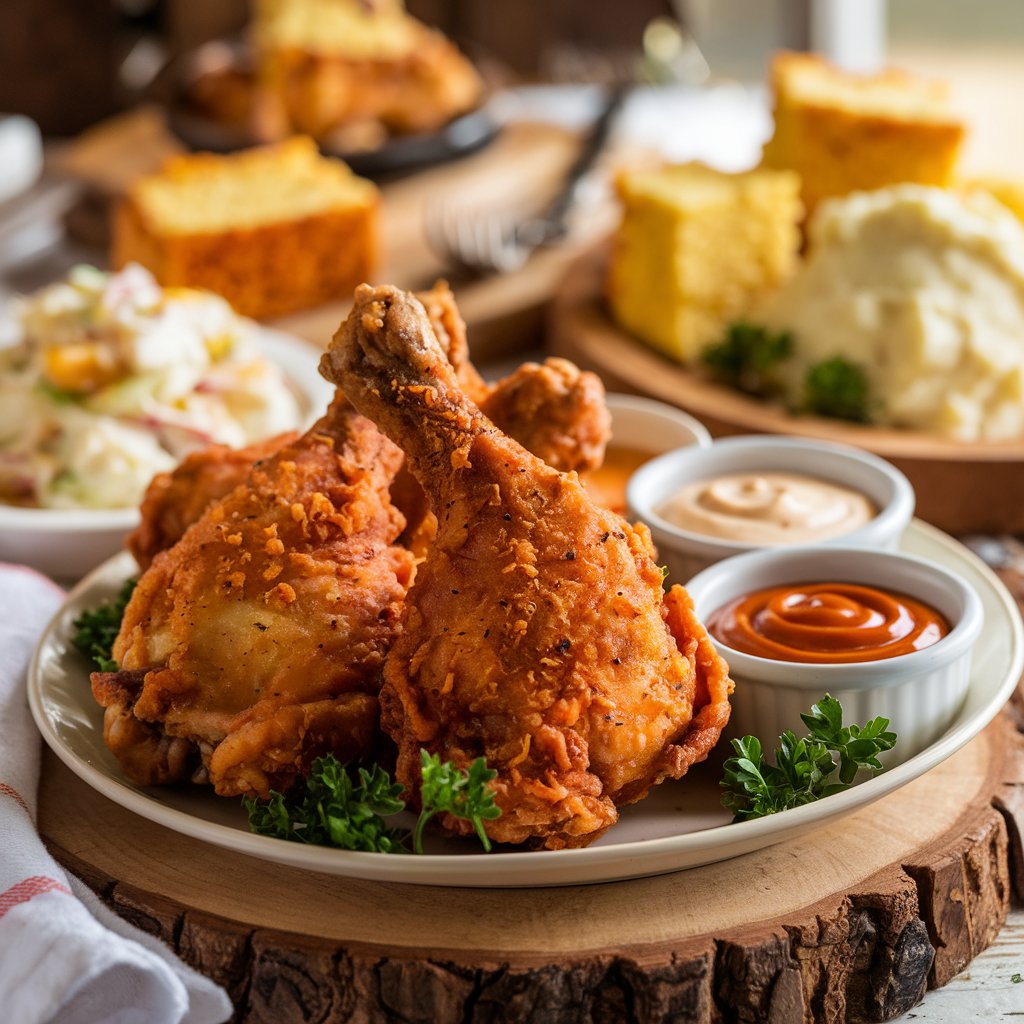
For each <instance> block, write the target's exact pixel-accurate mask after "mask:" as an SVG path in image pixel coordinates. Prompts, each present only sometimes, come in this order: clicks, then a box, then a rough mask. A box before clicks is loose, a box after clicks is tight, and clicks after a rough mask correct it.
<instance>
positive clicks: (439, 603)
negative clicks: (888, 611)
mask: <svg viewBox="0 0 1024 1024" xmlns="http://www.w3.org/2000/svg"><path fill="white" fill-rule="evenodd" d="M321 370H322V372H324V374H325V375H326V376H328V377H329V378H331V379H332V380H334V381H335V382H336V383H337V384H338V385H339V386H340V387H341V388H343V389H344V391H345V393H346V394H347V395H348V396H349V398H350V400H351V401H352V403H353V404H354V405H355V406H356V408H358V409H359V410H360V411H361V412H362V413H363V414H364V415H366V416H368V417H369V418H370V419H372V420H373V421H374V422H375V423H377V424H378V426H379V427H380V428H381V429H382V430H383V431H385V432H386V433H387V434H388V436H389V437H391V438H392V439H393V440H394V441H395V442H396V443H398V444H400V445H401V446H402V448H403V449H404V451H405V453H406V458H407V463H408V466H409V468H410V469H411V471H412V473H413V474H414V475H415V476H416V478H417V479H418V480H419V481H420V483H421V485H422V486H423V488H424V490H425V491H426V493H427V495H428V496H429V499H430V503H431V506H432V508H433V509H434V511H435V513H436V515H437V518H438V530H437V536H436V539H435V540H434V543H433V545H432V546H431V547H430V549H429V551H428V553H427V555H426V559H425V561H424V562H423V563H422V564H421V565H420V566H419V567H418V569H417V575H416V581H415V584H414V586H413V587H412V589H411V590H410V592H409V594H408V597H407V600H406V611H405V619H404V624H403V628H402V630H401V632H400V634H399V635H398V637H397V638H396V641H395V644H394V646H393V647H392V648H391V651H390V653H389V654H388V657H387V661H386V663H385V668H384V686H383V689H382V691H381V709H382V724H383V727H384V729H385V731H386V732H388V733H389V735H390V736H391V737H392V739H393V740H394V741H395V743H396V744H397V745H398V763H397V774H398V778H399V780H400V781H401V782H402V783H403V784H404V785H405V787H406V789H407V791H408V793H409V795H410V797H411V798H413V799H415V793H416V791H417V789H418V786H417V783H418V780H419V765H420V748H421V747H425V748H426V749H428V750H429V751H430V752H431V753H437V754H439V755H440V757H441V758H442V760H448V759H450V760H452V761H454V762H455V764H456V765H458V766H460V767H468V765H469V764H470V763H471V762H472V761H473V760H474V759H475V758H476V757H478V756H481V755H483V756H485V757H486V758H487V761H488V764H489V765H490V766H491V767H492V768H494V769H496V770H497V772H498V776H497V779H496V781H495V783H494V786H495V793H496V801H497V803H498V805H499V806H500V807H501V810H502V815H501V817H500V818H497V819H495V820H493V821H488V822H486V825H485V827H486V829H487V832H488V834H489V835H490V836H491V838H492V839H494V840H496V841H498V842H509V843H529V844H530V845H534V846H545V847H548V848H551V849H557V848H561V847H573V846H584V845H586V844H587V843H589V842H591V841H592V840H593V839H595V838H596V837H597V836H599V835H600V834H601V833H602V832H603V831H604V830H605V829H607V828H608V827H609V826H611V825H612V824H613V823H614V822H615V821H616V820H617V818H618V810H617V807H618V805H621V804H624V803H629V802H632V801H635V800H639V799H640V798H642V797H643V796H644V795H645V794H646V793H647V792H648V790H649V789H650V787H651V786H653V785H655V784H656V783H658V782H660V781H661V780H662V779H664V778H669V777H671V778H678V777H680V776H681V775H683V774H684V773H685V772H686V771H687V769H688V768H689V766H690V765H691V764H692V763H694V762H696V761H699V760H702V759H703V758H704V757H706V756H707V753H708V751H709V750H710V748H711V746H712V745H713V744H714V742H715V741H716V740H717V738H718V736H719V735H720V733H721V730H722V728H723V727H724V725H725V724H726V722H727V720H728V717H729V702H728V696H729V694H730V693H731V690H732V683H731V681H730V679H729V676H728V669H727V666H726V665H725V663H724V662H723V661H722V659H721V658H720V657H719V656H718V655H717V653H716V652H715V650H714V647H713V646H712V644H711V641H710V640H709V639H708V636H707V633H706V631H705V630H704V628H703V626H701V625H700V623H699V622H697V620H696V619H695V617H694V616H693V613H692V608H691V606H690V604H689V598H688V596H687V595H686V593H685V591H683V590H682V588H680V587H673V588H672V590H671V591H670V592H669V594H668V595H667V596H665V595H664V593H663V590H662V575H661V571H660V570H659V568H658V565H657V563H656V561H655V557H654V554H655V553H654V549H653V546H652V544H651V540H650V535H649V533H648V531H647V529H646V527H644V526H642V525H639V526H636V527H632V526H630V525H629V524H628V523H626V522H625V521H624V520H623V519H621V518H620V517H619V516H617V515H615V514H614V513H612V512H609V511H607V510H605V509H601V508H598V507H596V506H595V505H594V504H593V503H592V502H591V500H590V499H589V498H588V496H587V492H586V491H585V489H584V488H583V487H582V485H581V484H580V482H579V480H578V478H577V477H576V475H575V474H573V473H568V474H565V473H560V472H558V471H557V470H555V469H552V468H551V467H550V466H548V465H546V464H545V463H544V462H542V461H541V460H540V459H538V458H536V457H535V456H533V455H531V454H530V453H529V452H527V451H526V450H525V449H524V448H523V447H522V446H521V445H519V444H518V443H516V442H515V441H513V440H512V439H510V438H509V437H507V436H506V435H505V434H503V433H502V432H501V431H500V430H498V429H496V428H495V426H494V425H493V424H492V423H491V422H490V421H489V420H488V419H487V418H486V417H484V416H483V415H482V414H481V412H480V410H479V409H478V408H477V406H476V405H474V404H473V402H472V401H470V400H469V399H468V398H467V397H466V396H465V394H464V393H463V392H462V390H461V389H460V387H459V384H458V381H457V378H456V375H455V373H454V372H453V370H452V367H451V364H450V362H449V361H448V359H447V358H446V357H445V352H444V350H443V349H442V347H441V346H440V345H439V344H438V342H437V339H436V338H435V335H434V332H433V330H432V329H431V327H430V323H429V321H428V319H427V317H426V314H425V311H424V309H423V307H422V305H421V304H420V303H419V302H418V301H417V300H416V299H415V297H413V296H411V295H409V294H407V293H404V292H401V291H399V290H397V289H395V288H389V287H381V288H370V287H369V286H362V287H360V288H359V289H358V290H357V292H356V303H355V307H354V309H353V311H352V313H351V314H350V316H349V318H348V320H347V321H346V323H345V324H344V325H343V326H342V328H341V329H340V330H339V332H338V333H337V334H336V335H335V338H334V340H333V341H332V343H331V347H330V350H329V351H328V353H327V354H326V355H325V356H324V358H323V360H322V362H321ZM442 823H443V825H444V826H445V827H446V828H447V829H449V830H450V831H453V832H458V833H465V832H467V831H468V830H469V827H470V826H469V823H468V822H466V821H463V820H461V819H457V818H453V817H450V816H445V817H444V818H443V820H442Z"/></svg>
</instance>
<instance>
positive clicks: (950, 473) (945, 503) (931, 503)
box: [548, 245, 1024, 534]
mask: <svg viewBox="0 0 1024 1024" xmlns="http://www.w3.org/2000/svg"><path fill="white" fill-rule="evenodd" d="M605 265H606V248H605V246H604V245H598V246H596V247H594V248H593V249H592V250H590V251H589V252H587V253H585V254H584V255H582V256H581V257H579V258H578V259H577V260H576V261H575V262H574V263H573V264H572V265H571V267H570V269H569V272H568V274H567V276H566V278H565V281H564V283H563V285H562V287H561V288H560V289H559V290H558V292H557V293H556V295H555V298H554V300H553V302H552V304H551V308H550V314H549V321H548V324H549V330H548V344H549V347H550V348H551V350H552V351H553V352H554V353H555V354H556V355H560V356H565V357H566V358H568V359H572V360H573V361H574V362H576V363H578V364H579V365H580V366H583V367H585V368H587V369H591V370H596V371H597V372H598V373H599V374H600V375H601V377H602V378H603V379H604V381H605V384H606V385H607V387H608V388H609V389H610V390H621V391H629V392H632V393H635V394H641V395H648V396H650V397H652V398H657V399H660V400H661V401H663V402H669V403H671V404H673V405H677V406H679V407H680V408H682V409H685V410H686V411H687V412H690V413H692V414H693V415H695V416H696V417H697V418H698V419H700V420H701V421H702V422H703V423H704V425H705V426H706V427H707V428H708V430H710V431H711V433H712V435H713V436H716V437H721V436H727V435H729V434H751V433H754V434H762V433H764V434H796V435H799V436H803V437H816V438H821V439H822V440H827V441H835V442H838V443H841V444H850V445H855V446H856V447H858V448H863V449H866V450H867V451H871V452H875V453H876V454H878V455H881V456H883V457H884V458H886V459H888V460H889V461H890V462H892V463H894V464H895V465H896V466H898V467H899V468H900V469H901V470H903V472H904V473H906V474H907V476H908V477H909V479H910V482H911V483H912V484H913V485H914V489H915V491H916V492H917V515H919V516H920V517H921V518H922V519H925V520H927V521H928V522H930V523H933V524H934V525H935V526H938V527H939V528H940V529H943V530H945V531H946V532H948V533H953V534H965V533H974V532H978V533H994V532H1000V531H1007V532H1011V533H1024V442H1021V441H1013V442H1006V443H999V444H996V443H991V442H990V443H980V442H979V443H977V444H965V443H960V442H956V441H947V440H943V439H942V438H939V437H936V436H935V435H932V434H925V433H921V432H917V431H910V430H892V429H886V428H883V427H869V426H863V425H858V424H853V423H844V422H842V421H840V420H829V419H822V418H820V417H815V416H794V415H791V414H789V413H787V412H786V411H785V410H784V409H783V408H782V407H781V406H778V405H773V404H770V403H767V402H761V401H757V400H756V399H753V398H749V397H747V396H746V395H743V394H741V393H739V392H738V391H734V390H733V389H731V388H727V387H724V386H721V385H718V384H715V383H713V382H711V381H710V380H709V379H708V378H707V377H705V376H703V375H702V374H700V373H699V372H696V371H694V370H691V369H687V368H684V367H682V366H680V365H679V364H677V363H673V362H671V361H670V360H668V359H666V358H665V357H664V356H662V355H660V354H659V353H657V352H655V351H654V350H652V349H650V348H647V347H646V346H644V345H643V344H641V343H640V342H638V341H636V340H635V339H634V338H632V337H631V336H629V335H628V334H627V333H626V332H625V331H624V330H623V329H622V328H620V327H619V326H618V325H617V324H615V323H614V322H613V320H612V319H611V316H610V314H609V313H608V311H607V308H606V306H605V303H604V298H603V288H602V280H603V275H604V269H605Z"/></svg>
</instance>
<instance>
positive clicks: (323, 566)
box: [93, 395, 413, 796]
mask: <svg viewBox="0 0 1024 1024" xmlns="http://www.w3.org/2000/svg"><path fill="white" fill-rule="evenodd" d="M401 461H402V453H401V452H400V451H399V449H398V448H397V447H395V445H393V444H392V443H391V442H390V441H389V440H388V439H387V438H386V437H384V436H383V435H382V434H381V433H380V431H378V430H377V428H376V427H374V425H373V424H372V423H370V422H369V421H368V420H366V419H364V418H363V417H362V416H360V415H358V414H357V413H356V412H355V411H354V410H353V409H352V408H351V406H349V405H348V403H347V402H346V401H345V400H344V398H343V397H341V396H340V395H339V397H338V398H336V399H335V401H334V403H333V404H332V406H331V408H330V409H329V410H328V412H327V414H326V416H324V417H323V418H322V419H321V420H320V421H319V422H318V423H317V424H316V425H315V426H314V427H313V428H312V429H310V430H309V431H308V432H307V433H306V434H305V435H303V436H302V437H300V438H298V439H296V440H293V441H290V442H288V443H287V444H285V445H284V447H282V448H279V449H278V450H277V451H276V452H275V453H273V454H272V455H271V456H270V457H269V458H267V459H265V460H264V461H262V462H258V463H257V464H256V465H255V466H253V467H251V469H250V471H249V473H248V476H247V479H246V481H245V483H243V484H242V485H240V486H238V487H236V488H235V489H234V490H233V491H232V492H231V493H230V494H229V495H227V496H226V497H225V498H223V499H221V500H220V501H218V502H215V503H214V504H213V505H211V506H210V507H209V508H208V509H207V510H206V512H205V513H204V514H203V515H202V516H201V518H200V519H199V520H198V522H196V523H195V524H194V525H193V526H191V527H190V528H189V529H188V530H187V531H186V533H185V535H184V536H183V537H182V539H181V540H180V541H179V542H178V543H177V544H176V545H175V546H174V547H172V548H170V549H169V550H166V551H163V552H161V553H159V554H158V555H157V556H156V558H155V559H154V561H153V563H152V565H151V566H150V567H149V569H148V570H147V571H146V572H145V573H144V574H143V575H142V578H141V579H140V580H139V583H138V586H137V587H136V588H135V592H134V594H133V595H132V598H131V601H130V602H129V604H128V607H127V609H126V610H125V616H124V621H123V623H122V626H121V632H120V634H119V636H118V638H117V641H116V643H115V645H114V657H115V658H116V659H117V661H118V663H119V664H120V666H121V669H122V670H121V671H120V672H115V673H94V675H93V693H94V695H95V697H96V699H97V701H98V702H99V703H100V704H101V705H103V707H104V708H105V709H106V710H105V712H104V739H105V741H106V743H107V746H108V747H109V748H110V749H111V750H112V751H113V752H114V753H115V754H116V755H117V757H118V758H119V759H120V760H121V762H122V765H123V767H124V770H125V774H126V775H128V777H129V778H130V779H132V780H133V781H135V782H137V783H140V784H144V785H145V784H152V783H163V782H172V781H176V780H179V779H187V778H193V779H194V780H195V781H209V782H211V783H212V784H213V786H214V788H215V789H216V791H217V792H218V793H219V794H221V795H225V796H230V795H235V794H239V793H250V794H258V795H260V796H266V795H267V793H268V791H269V789H270V788H271V787H273V788H276V789H278V790H281V789H284V788H287V786H288V785H289V784H290V782H291V781H293V779H294V778H295V777H297V776H298V775H300V774H304V773H306V772H308V770H309V766H310V763H311V762H312V760H313V759H314V758H315V757H317V756H319V755H320V754H323V753H325V752H328V751H331V752H334V753H336V754H337V755H338V756H339V757H340V758H341V759H342V760H354V759H356V758H359V757H360V756H363V755H365V754H366V753H368V752H369V751H370V749H371V747H372V745H373V744H374V742H375V739H376V737H377V723H378V704H377V696H376V695H377V691H378V689H379V686H380V672H381V666H382V664H383V661H384V655H385V652H386V651H387V649H388V646H389V645H390V643H391V640H392V637H393V634H394V632H395V629H396V627H397V623H398V620H399V616H400V611H401V605H402V601H403V599H404V597H405V592H406V590H407V588H408V585H409V580H410V577H411V574H412V563H413V556H412V554H411V553H410V552H409V551H408V550H406V549H405V548H402V547H399V546H397V545H396V544H395V543H394V542H395V539H396V538H397V537H398V535H399V533H400V532H401V530H402V529H403V527H404V525H405V521H404V519H403V518H402V516H401V514H400V513H399V512H398V511H397V510H396V509H395V507H394V506H393V505H392V503H391V500H390V496H389V490H388V489H389V486H390V484H391V481H392V478H393V477H394V475H395V473H396V471H397V470H398V467H399V465H400V464H401Z"/></svg>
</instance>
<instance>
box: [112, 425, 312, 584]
mask: <svg viewBox="0 0 1024 1024" xmlns="http://www.w3.org/2000/svg"><path fill="white" fill-rule="evenodd" d="M298 436H299V435H298V434H296V433H295V432H291V433H287V434H278V435H276V436H275V437H270V438H267V439H265V440H263V441H257V442H255V443H254V444H247V445H246V446H245V447H244V448H231V447H229V446H228V445H226V444H211V445H209V446H208V447H206V448H200V449H199V450H198V451H194V452H191V453H190V454H188V455H186V456H185V458H184V459H183V460H182V461H181V462H180V463H179V464H178V465H177V466H176V467H175V468H174V470H172V471H171V472H169V473H158V474H157V475H156V476H155V477H153V480H152V481H151V483H150V485H149V487H148V488H146V494H145V497H144V498H143V499H142V507H141V508H140V509H139V513H140V516H141V519H140V522H139V525H138V526H137V527H136V529H135V530H134V532H132V533H130V534H129V535H128V538H127V539H126V541H125V547H127V548H128V550H129V551H130V552H131V553H132V554H133V555H134V556H135V561H136V562H138V563H139V568H140V569H147V568H149V564H150V563H151V562H152V561H153V559H154V558H155V557H156V556H157V554H158V553H159V552H161V551H163V550H165V549H166V548H169V547H171V546H172V545H174V544H177V542H178V541H179V540H180V539H181V537H182V536H183V535H184V533H185V531H186V530H187V529H188V528H189V527H190V526H191V525H192V524H193V523H194V522H196V520H198V519H199V517H200V516H201V515H202V514H203V513H204V512H205V511H206V510H207V508H209V506H210V505H211V504H213V502H215V501H217V500H218V499H219V498H223V497H225V496H226V495H228V494H230V493H231V492H232V491H233V490H234V489H235V488H236V487H237V486H238V485H239V484H241V483H244V482H245V479H246V477H247V476H248V475H249V471H250V470H251V469H252V467H253V463H255V462H259V461H260V459H265V458H268V457H269V456H271V455H273V454H274V452H276V451H277V450H278V448H281V447H283V446H284V445H286V444H288V443H289V442H292V441H294V440H295V439H296V438H297V437H298Z"/></svg>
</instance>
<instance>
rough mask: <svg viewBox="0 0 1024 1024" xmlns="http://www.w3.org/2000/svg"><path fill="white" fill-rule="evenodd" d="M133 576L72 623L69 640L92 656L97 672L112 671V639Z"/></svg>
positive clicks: (129, 595) (114, 666) (114, 667)
mask: <svg viewBox="0 0 1024 1024" xmlns="http://www.w3.org/2000/svg"><path fill="white" fill-rule="evenodd" d="M137 582H138V581H137V580H125V581H124V583H122V584H121V589H120V590H119V591H118V592H117V596H116V597H114V598H113V599H112V600H110V601H103V602H102V603H101V604H99V605H97V606H96V607H95V608H92V609H90V610H87V611H84V612H82V614H81V615H79V616H78V618H77V619H75V620H74V622H73V623H72V625H73V626H74V627H75V635H74V636H73V637H72V638H71V642H72V643H73V644H74V645H75V646H76V647H77V648H78V649H79V650H80V651H81V652H82V653H83V654H84V655H85V656H86V657H87V658H92V660H93V662H94V664H95V665H96V666H97V667H98V668H99V670H100V671H101V672H116V671H117V662H116V661H115V660H114V658H113V654H112V652H113V647H114V641H115V640H116V639H117V634H118V633H119V632H120V631H121V620H122V619H123V618H124V610H125V608H127V607H128V601H129V600H130V598H131V596H132V591H133V590H134V589H135V584H136V583H137Z"/></svg>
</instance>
